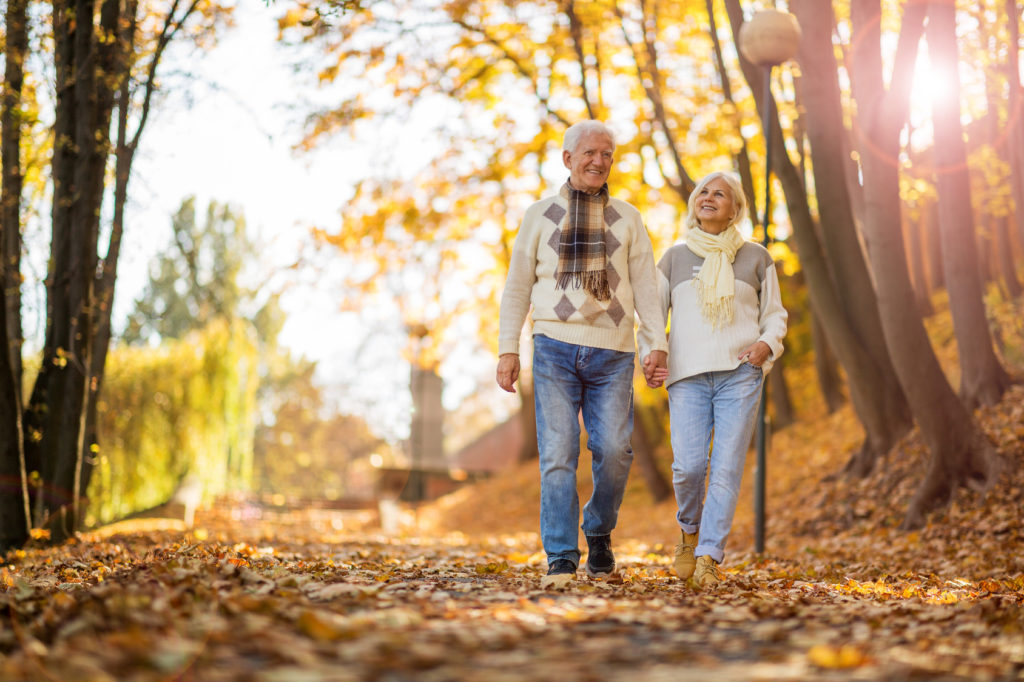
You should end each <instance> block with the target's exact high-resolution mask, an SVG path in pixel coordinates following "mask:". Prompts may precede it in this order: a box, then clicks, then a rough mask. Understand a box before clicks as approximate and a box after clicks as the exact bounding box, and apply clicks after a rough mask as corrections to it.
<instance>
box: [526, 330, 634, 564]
mask: <svg viewBox="0 0 1024 682" xmlns="http://www.w3.org/2000/svg"><path fill="white" fill-rule="evenodd" d="M633 355H634V354H633V353H624V352H622V351H615V350H607V349H603V348H591V347H589V346H577V345H575V344H572V343H563V342H562V341H556V340H554V339H552V338H549V337H547V336H544V335H537V336H534V337H533V392H534V403H535V405H536V408H537V446H538V450H539V452H540V537H541V542H542V543H543V545H544V551H545V552H546V553H547V556H548V563H549V564H550V563H552V562H554V561H555V560H557V559H568V560H569V561H571V562H572V563H573V564H575V565H577V566H579V563H580V550H579V546H578V545H579V543H578V542H577V540H578V537H579V531H578V530H577V527H576V524H577V523H578V522H579V518H580V501H579V495H578V494H577V492H576V468H577V466H578V464H579V459H580V422H579V414H580V411H581V410H582V412H583V425H584V426H585V427H586V429H587V447H588V448H589V449H590V452H591V455H592V459H593V469H592V475H593V478H594V492H593V494H592V495H591V496H590V500H589V501H588V502H587V504H586V506H584V507H583V525H582V526H581V528H582V529H583V534H584V535H587V536H591V535H608V534H609V533H611V532H612V529H614V528H615V523H616V521H617V520H618V516H619V505H620V504H621V503H622V495H623V493H624V492H625V489H626V481H627V479H628V478H629V468H630V466H631V465H632V463H633V449H632V448H631V447H630V445H629V438H630V436H631V435H632V433H633Z"/></svg>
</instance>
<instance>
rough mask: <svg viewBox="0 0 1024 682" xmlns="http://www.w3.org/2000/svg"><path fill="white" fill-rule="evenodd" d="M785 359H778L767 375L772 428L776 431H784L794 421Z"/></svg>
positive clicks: (784, 357)
mask: <svg viewBox="0 0 1024 682" xmlns="http://www.w3.org/2000/svg"><path fill="white" fill-rule="evenodd" d="M787 357H788V356H786V355H783V356H782V357H781V358H779V359H778V360H777V361H776V362H775V364H774V365H773V366H772V371H771V373H770V374H769V375H768V399H769V400H770V401H771V405H772V426H773V427H774V428H776V429H784V428H786V427H787V426H789V425H790V424H792V423H793V422H794V421H796V416H795V415H794V413H793V401H792V400H791V399H790V397H789V387H788V386H787V385H786V358H787Z"/></svg>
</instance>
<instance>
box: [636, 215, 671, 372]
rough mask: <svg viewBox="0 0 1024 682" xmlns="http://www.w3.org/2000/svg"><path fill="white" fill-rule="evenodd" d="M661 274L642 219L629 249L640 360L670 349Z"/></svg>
mask: <svg viewBox="0 0 1024 682" xmlns="http://www.w3.org/2000/svg"><path fill="white" fill-rule="evenodd" d="M658 277H659V274H658V271H657V269H656V268H655V267H654V249H653V247H652V246H651V239H650V237H649V236H648V235H647V228H645V227H644V225H643V223H642V222H641V223H639V224H638V225H637V228H636V231H635V233H634V238H633V243H632V244H630V249H629V283H630V286H631V287H632V288H633V308H634V310H636V314H637V317H638V318H639V319H640V327H639V329H638V331H637V344H638V346H639V348H640V359H641V361H642V360H643V358H644V357H646V356H647V354H648V353H650V352H651V351H652V350H661V351H665V352H668V340H667V338H666V336H665V312H664V310H663V305H662V302H661V296H660V295H659V292H658Z"/></svg>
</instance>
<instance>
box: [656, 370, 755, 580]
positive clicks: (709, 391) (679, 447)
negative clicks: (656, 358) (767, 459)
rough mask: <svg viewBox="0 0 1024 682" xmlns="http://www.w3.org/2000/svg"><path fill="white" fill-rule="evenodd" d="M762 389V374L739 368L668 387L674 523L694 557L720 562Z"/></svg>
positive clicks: (710, 373)
mask: <svg viewBox="0 0 1024 682" xmlns="http://www.w3.org/2000/svg"><path fill="white" fill-rule="evenodd" d="M763 383H764V373H763V372H762V371H761V368H760V367H755V366H753V365H751V364H750V363H746V362H744V363H743V364H742V365H740V366H739V367H737V368H736V369H734V370H732V371H726V372H705V373H704V374H698V375H696V376H692V377H687V378H686V379H682V380H680V381H677V382H675V383H673V384H672V385H670V386H669V387H668V407H669V415H670V419H671V421H672V487H673V488H674V489H675V493H676V504H677V505H678V508H679V512H678V513H677V514H676V520H677V521H678V522H679V527H680V528H681V529H682V530H683V531H684V532H686V533H698V534H699V535H698V541H697V548H696V549H695V550H694V554H695V555H696V556H704V555H707V556H710V557H711V558H712V559H714V560H715V561H717V562H721V561H722V559H723V558H724V556H725V541H726V540H727V539H728V537H729V530H730V529H731V528H732V518H733V515H734V514H735V512H736V499H737V497H738V496H739V491H740V481H741V480H742V478H743V465H744V464H745V463H746V458H747V449H748V448H749V447H750V439H751V437H752V436H753V435H754V427H755V423H756V421H757V409H758V406H759V405H760V402H761V385H762V384H763ZM712 432H714V438H713V439H712ZM709 450H710V457H709V455H708V451H709ZM709 461H710V467H711V472H710V475H709V474H708V464H709ZM705 479H706V481H707V483H706V485H707V494H706V497H705Z"/></svg>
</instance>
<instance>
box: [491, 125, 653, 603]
mask: <svg viewBox="0 0 1024 682" xmlns="http://www.w3.org/2000/svg"><path fill="white" fill-rule="evenodd" d="M614 152H615V141H614V139H613V137H612V133H611V131H610V130H609V129H608V127H607V126H605V125H604V124H603V123H601V122H599V121H582V122H580V123H577V124H575V125H573V126H571V127H570V128H569V129H568V130H567V131H566V133H565V139H564V142H563V150H562V161H563V163H565V166H566V168H568V169H569V180H568V182H566V183H565V184H564V185H563V186H562V188H561V189H560V190H559V192H558V194H556V195H554V196H551V197H548V198H546V199H542V200H541V201H538V202H537V203H535V204H533V205H532V206H530V207H529V208H528V209H527V210H526V214H525V216H524V217H523V222H522V225H521V226H520V228H519V233H518V235H517V236H516V241H515V246H514V247H513V249H512V260H511V263H510V264H509V273H508V279H507V280H506V282H505V292H504V294H503V295H502V298H501V320H500V331H499V339H498V354H499V356H500V357H499V360H498V371H497V379H498V385H499V386H501V387H502V388H503V389H505V390H506V391H510V392H515V387H514V384H515V382H516V380H517V379H518V377H519V336H520V333H521V332H522V328H523V322H524V321H525V319H526V315H527V313H528V312H529V310H530V307H531V305H532V307H533V390H534V399H535V404H536V408H537V446H538V450H539V452H540V472H541V478H540V481H541V493H540V495H541V502H540V532H541V540H542V542H543V544H544V551H545V552H546V553H547V558H548V573H547V575H546V576H545V577H544V578H543V579H542V581H541V585H542V586H545V587H546V586H563V585H565V584H566V583H568V582H569V581H570V580H572V579H573V578H575V576H576V567H577V566H578V565H579V562H580V551H579V547H578V545H579V543H578V531H577V529H576V524H577V523H578V522H579V517H580V508H579V496H578V495H577V492H576V468H577V464H578V462H579V454H580V427H579V414H580V411H581V410H582V413H583V424H584V426H585V427H586V430H587V435H588V441H587V446H588V447H589V448H590V451H591V454H592V457H593V471H592V473H593V479H594V492H593V494H592V495H591V497H590V500H589V501H588V502H587V504H586V506H584V508H583V524H582V526H581V528H582V529H583V534H584V535H585V536H586V538H587V546H588V553H587V567H586V570H587V574H588V575H590V576H591V577H598V576H608V575H611V574H613V573H614V572H615V556H614V554H613V553H612V549H611V532H612V530H613V529H614V528H615V524H616V521H617V519H618V513H619V505H620V504H621V503H622V495H623V492H624V490H625V487H626V480H627V478H628V477H629V468H630V465H631V464H632V462H633V450H632V448H631V447H630V445H629V439H630V436H631V435H632V432H633V364H634V353H635V339H634V312H635V313H636V316H638V317H639V320H640V325H639V332H638V333H639V335H640V340H641V347H642V348H645V349H646V348H650V349H651V351H650V353H649V355H648V356H647V357H646V358H645V363H644V371H645V374H646V378H647V382H648V384H649V385H651V386H657V385H659V383H660V382H659V381H658V379H657V377H656V376H655V374H656V371H657V370H658V369H659V368H664V367H665V362H666V358H667V355H666V352H667V349H668V345H667V343H666V338H665V319H664V316H663V313H662V311H661V306H660V303H659V301H660V299H659V297H658V283H657V277H656V273H655V268H654V254H653V252H652V249H651V241H650V238H649V237H648V235H647V230H646V229H645V228H644V224H643V221H642V220H641V218H640V213H639V212H638V211H637V210H636V209H635V208H634V207H633V206H631V205H629V204H628V203H626V202H624V201H621V200H619V199H613V198H611V197H609V196H608V185H607V180H608V173H609V172H610V171H611V167H612V161H613V155H614Z"/></svg>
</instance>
